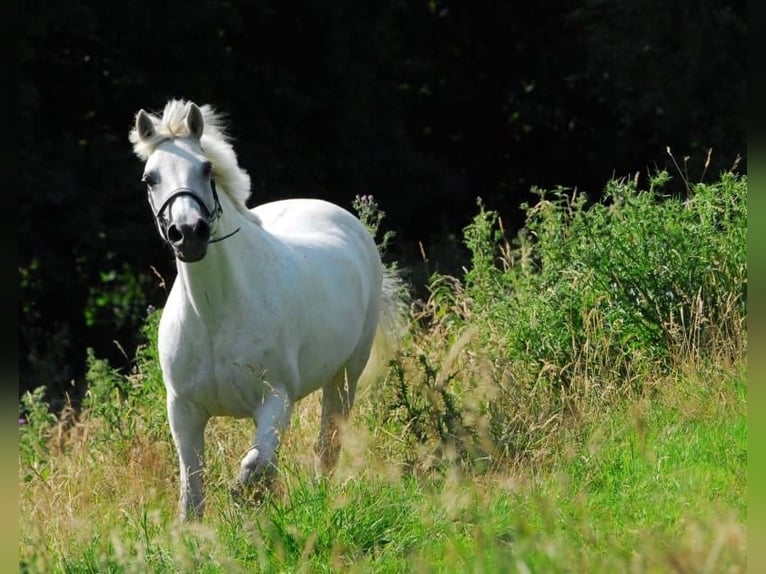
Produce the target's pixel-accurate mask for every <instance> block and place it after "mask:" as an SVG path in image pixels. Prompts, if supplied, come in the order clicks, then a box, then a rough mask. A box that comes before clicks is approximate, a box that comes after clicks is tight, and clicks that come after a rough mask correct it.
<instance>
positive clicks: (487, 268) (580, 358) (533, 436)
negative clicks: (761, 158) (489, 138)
mask: <svg viewBox="0 0 766 574" xmlns="http://www.w3.org/2000/svg"><path fill="white" fill-rule="evenodd" d="M668 181H669V176H668V174H667V173H665V172H659V173H657V174H656V175H654V176H653V177H652V178H651V179H650V181H649V189H648V190H640V189H639V188H638V185H637V181H635V180H614V181H611V182H609V184H608V185H607V187H606V190H605V193H604V197H603V200H602V201H601V202H599V203H595V204H592V205H589V203H588V201H587V200H586V198H585V197H584V196H583V195H582V194H578V193H572V192H569V191H567V190H565V189H555V190H553V191H541V190H536V193H537V194H538V196H539V200H538V201H537V203H535V204H534V205H526V206H525V209H526V215H527V218H526V225H525V227H524V228H523V229H522V230H521V232H520V233H519V235H518V237H517V238H516V239H515V240H513V241H509V240H508V239H506V237H505V233H504V230H503V227H502V221H501V219H500V217H499V215H498V213H496V212H494V211H491V210H488V209H486V208H485V207H484V205H483V204H482V203H481V201H479V213H478V214H477V215H476V216H475V217H474V220H473V222H472V223H471V224H470V225H468V226H467V227H466V229H465V232H464V240H465V243H466V245H467V247H468V248H469V250H470V252H471V254H472V260H471V266H470V268H469V269H467V270H466V273H465V278H464V281H463V282H461V281H459V280H458V279H455V278H450V277H445V276H441V275H438V274H437V275H434V276H433V277H432V279H431V297H430V298H429V300H428V301H427V302H426V304H425V305H424V308H423V310H422V313H421V321H420V325H421V327H422V329H421V331H419V332H416V333H414V334H413V336H412V340H411V341H410V344H409V346H408V348H407V349H406V350H405V352H404V353H403V354H402V355H401V356H400V357H399V359H398V360H397V361H396V362H395V363H394V365H393V368H392V370H391V372H390V375H391V376H390V377H389V382H388V384H387V385H385V391H383V392H384V393H386V397H385V398H384V401H383V402H384V404H386V405H387V406H388V413H385V414H384V413H380V415H379V416H386V415H387V416H388V417H389V418H388V419H387V420H388V421H389V422H390V420H391V413H392V412H393V414H394V417H393V419H394V420H398V421H399V423H400V424H401V425H402V429H403V430H402V433H404V434H406V435H407V436H408V440H410V442H411V444H412V446H417V445H421V446H423V445H426V446H427V448H440V447H438V446H437V447H435V446H434V445H442V446H443V445H445V444H451V445H453V446H454V447H456V450H457V453H458V454H459V455H460V456H461V457H466V458H469V459H473V460H476V457H482V458H484V459H497V458H506V457H508V456H518V455H522V456H531V455H532V453H535V452H541V451H542V450H544V449H542V448H541V444H542V443H543V442H544V439H545V436H546V435H548V434H550V433H553V432H555V431H556V429H557V428H558V427H559V426H560V425H561V424H563V421H564V420H567V419H571V420H576V418H577V416H578V414H577V413H578V411H579V409H582V408H594V405H596V406H597V405H598V404H603V403H605V402H608V400H609V397H610V396H613V395H614V394H615V393H617V394H620V393H630V392H641V391H642V389H643V387H644V384H645V383H646V381H647V378H648V377H647V376H646V375H647V373H653V375H654V376H656V375H661V374H662V373H667V372H670V371H671V370H672V369H673V368H675V367H676V366H677V365H679V364H689V363H690V361H691V363H692V364H704V363H709V362H712V361H714V360H715V361H719V360H721V359H723V363H728V362H732V361H735V360H737V359H738V358H740V357H741V356H742V354H743V351H744V345H745V337H744V334H745V331H744V321H743V319H744V317H745V314H746V296H747V282H746V272H747V264H746V244H745V232H746V219H747V210H746V199H747V197H746V196H747V180H746V177H744V176H737V175H734V174H732V173H724V174H723V175H722V176H721V178H720V179H719V180H718V181H716V182H715V183H712V184H698V185H696V186H694V187H693V189H691V193H690V194H689V196H688V197H686V198H679V197H670V196H666V195H663V192H662V190H663V188H664V186H665V185H666V184H667V182H668ZM596 408H597V407H596Z"/></svg>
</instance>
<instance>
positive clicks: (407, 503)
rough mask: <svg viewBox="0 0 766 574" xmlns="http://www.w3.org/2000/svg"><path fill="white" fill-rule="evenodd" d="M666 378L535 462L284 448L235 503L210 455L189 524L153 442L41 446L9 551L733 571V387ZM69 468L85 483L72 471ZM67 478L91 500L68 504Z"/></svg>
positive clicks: (146, 564) (737, 429) (205, 566)
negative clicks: (329, 456) (275, 489)
mask: <svg viewBox="0 0 766 574" xmlns="http://www.w3.org/2000/svg"><path fill="white" fill-rule="evenodd" d="M665 382H666V383H669V382H670V381H665ZM674 382H675V383H676V385H675V386H674V387H673V388H672V389H667V390H662V391H658V394H657V396H656V397H655V398H653V399H650V398H643V399H641V400H639V401H637V402H635V403H632V404H627V403H626V404H624V405H621V407H620V408H615V409H613V410H611V411H610V412H606V413H604V414H603V417H601V418H600V419H599V420H598V421H590V422H586V423H585V424H584V425H583V426H580V427H577V428H572V429H571V432H568V433H565V435H564V436H562V437H560V438H559V440H557V441H555V442H554V443H552V444H553V445H555V446H556V447H557V448H559V449H560V452H559V453H557V454H556V456H555V457H554V458H555V460H556V463H555V464H551V465H548V466H547V467H545V468H528V467H516V468H507V469H504V470H503V471H498V470H496V471H494V472H489V473H482V474H472V473H470V472H467V471H465V470H464V469H461V468H459V467H457V466H446V467H444V468H443V470H441V471H440V472H432V473H420V474H417V473H411V474H409V475H401V476H398V477H397V476H395V475H393V474H392V473H391V472H390V469H388V470H385V469H383V470H378V468H376V467H379V466H381V465H383V464H390V462H391V461H388V462H387V463H384V462H383V461H381V460H375V453H376V449H375V448H373V449H372V450H371V452H370V454H368V455H367V456H366V464H365V466H366V468H365V469H364V470H362V471H352V470H351V469H350V465H349V464H348V462H346V465H345V467H343V466H342V467H341V469H339V476H337V477H335V478H333V479H331V480H327V479H324V478H319V477H316V476H314V475H313V473H312V472H311V469H310V467H306V466H304V465H301V464H297V463H295V459H294V458H290V455H289V452H290V451H289V449H285V452H286V453H287V454H286V455H285V456H286V460H285V467H284V469H283V474H284V476H283V479H282V483H281V488H280V492H279V493H277V494H274V495H273V496H270V497H267V499H266V500H265V501H264V502H263V503H262V504H261V505H260V506H259V507H251V506H243V505H241V504H239V503H237V502H236V501H235V500H234V499H232V498H231V497H230V496H229V494H228V488H227V482H228V478H227V476H226V475H227V473H228V472H229V471H230V469H234V468H236V462H237V461H236V457H233V456H231V453H227V454H226V455H225V456H224V457H223V458H224V459H225V462H224V461H223V460H215V461H213V463H212V465H211V471H210V472H211V473H213V476H212V477H211V478H212V484H211V485H210V486H209V488H210V489H211V492H210V496H211V501H210V502H209V505H208V509H209V512H208V514H207V517H206V519H205V520H204V521H203V522H202V523H201V524H195V525H188V526H179V525H177V524H176V523H175V520H174V518H173V517H174V513H175V479H174V478H171V477H172V476H173V466H174V465H173V461H172V453H171V452H170V449H169V448H168V447H167V445H164V446H163V447H162V448H161V450H162V451H163V452H164V453H165V455H166V456H164V457H163V458H162V459H153V458H152V459H151V460H154V462H155V463H156V464H157V465H160V467H159V468H157V467H155V466H153V465H152V466H146V464H145V463H147V462H148V460H149V458H151V456H153V455H149V457H148V458H147V459H145V460H142V461H141V464H139V465H135V464H134V466H132V467H131V464H130V461H129V457H130V455H129V454H126V453H119V452H118V453H115V454H113V455H111V456H109V455H108V454H107V453H105V452H98V451H95V450H93V449H88V445H77V446H75V445H73V446H72V447H71V449H67V450H65V451H64V452H61V453H60V454H57V455H56V457H55V458H56V460H57V465H56V466H57V470H55V471H54V474H55V478H54V477H50V476H49V477H48V478H47V479H45V480H43V479H41V478H33V479H31V480H30V481H28V482H26V483H25V484H24V486H23V488H22V496H21V498H22V511H23V520H22V539H21V544H20V560H21V561H22V562H23V563H24V564H26V566H27V569H28V571H39V572H43V571H62V572H108V571H114V572H127V571H146V570H147V569H148V570H150V571H155V572H184V571H199V572H230V571H264V572H282V571H289V572H293V571H298V570H301V571H311V572H314V571H316V572H324V571H345V570H350V571H376V572H411V571H422V572H435V571H442V572H464V571H484V572H516V571H519V572H523V571H532V572H583V571H588V572H627V571H657V572H662V571H668V570H672V568H673V567H674V566H673V565H674V564H675V563H676V562H678V561H681V562H685V563H687V564H688V567H689V569H690V570H689V571H701V570H703V569H704V567H705V566H706V564H708V563H710V564H711V565H712V566H713V567H714V568H713V569H712V570H710V571H728V570H729V568H735V569H736V568H741V569H744V565H745V546H744V545H745V526H744V524H745V521H746V517H747V510H746V506H745V490H746V484H745V472H746V464H747V459H746V435H745V413H746V397H745V393H744V388H745V385H744V381H743V380H742V377H741V375H740V374H737V373H729V374H723V375H722V374H720V373H719V374H718V377H717V380H715V381H710V380H706V379H705V378H704V377H703V376H702V375H694V376H687V377H685V378H683V379H678V380H676V381H674ZM687 394H688V395H691V396H687ZM244 431H245V429H244V428H242V427H241V426H240V427H239V428H238V425H236V424H227V423H225V422H222V424H219V425H218V426H217V428H215V429H213V432H212V433H210V434H211V435H212V436H209V438H208V440H209V441H211V443H212V444H213V445H219V446H220V445H222V444H223V445H228V444H230V443H231V442H232V439H231V437H229V436H227V433H232V434H237V433H242V436H240V437H239V439H241V440H246V438H247V437H246V435H245V433H244ZM292 439H293V440H292V441H291V442H294V443H297V442H300V441H298V440H296V437H292ZM376 440H383V438H382V437H378V439H373V440H372V443H373V444H372V446H375V442H376ZM142 446H145V445H137V448H142ZM291 446H298V445H297V444H293V445H291ZM129 450H130V449H129ZM126 459H128V460H126ZM83 463H85V464H86V465H87V464H90V465H91V468H90V472H91V473H95V475H94V474H90V475H88V474H87V473H85V474H86V475H84V476H82V465H83ZM224 466H227V467H228V469H229V470H227V468H224ZM118 468H119V469H122V470H124V471H125V473H124V474H123V475H122V479H121V480H122V481H123V482H129V483H130V484H123V485H113V487H114V488H110V487H109V486H108V485H103V484H102V481H104V480H106V481H110V480H119V478H118V476H115V473H116V471H117V469H118ZM218 473H221V474H218ZM99 474H101V475H102V476H99ZM116 474H119V473H116ZM67 475H69V476H67ZM107 475H108V476H107ZM78 477H81V478H82V480H83V482H84V483H79V484H78V483H77V482H72V481H77V479H78ZM144 486H145V487H148V488H143V487H144ZM81 488H87V489H93V491H94V492H92V493H91V495H90V498H89V499H87V500H82V499H81V500H78V499H77V497H78V495H79V496H82V493H81V492H80V489H81ZM72 496H74V497H75V499H74V500H72V499H71V498H68V497H72ZM525 569H526V570H525Z"/></svg>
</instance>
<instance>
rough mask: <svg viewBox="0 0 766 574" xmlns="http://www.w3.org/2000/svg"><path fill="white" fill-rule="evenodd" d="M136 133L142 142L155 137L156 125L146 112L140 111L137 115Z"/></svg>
mask: <svg viewBox="0 0 766 574" xmlns="http://www.w3.org/2000/svg"><path fill="white" fill-rule="evenodd" d="M136 132H137V133H138V137H139V139H141V140H142V141H146V140H149V139H151V138H152V137H153V136H154V123H152V118H150V117H149V114H147V113H146V112H145V111H144V110H140V111H139V112H138V114H137V115H136Z"/></svg>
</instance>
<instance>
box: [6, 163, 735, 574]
mask: <svg viewBox="0 0 766 574" xmlns="http://www.w3.org/2000/svg"><path fill="white" fill-rule="evenodd" d="M666 179H667V176H666V174H658V175H657V176H655V177H654V178H652V179H651V180H650V181H649V182H648V183H649V189H645V190H640V189H638V184H637V183H636V182H631V181H616V182H613V183H612V184H610V186H611V187H610V188H609V189H608V190H607V191H608V193H607V194H606V198H605V200H604V201H603V202H602V203H599V204H596V205H593V206H590V205H586V202H584V201H583V200H581V199H578V197H577V196H573V195H572V194H569V193H567V192H565V190H557V191H555V192H547V193H541V194H540V201H539V202H538V203H536V204H535V205H532V206H529V207H528V212H527V213H528V220H527V227H526V228H525V230H524V232H523V233H521V234H520V235H519V236H517V237H516V238H513V239H511V240H509V239H507V238H506V237H505V236H504V233H503V231H502V221H501V220H500V219H499V218H498V217H497V214H494V213H493V212H491V211H488V210H486V209H485V208H484V207H483V206H481V205H480V206H479V213H478V215H477V216H476V218H475V220H474V222H473V223H472V224H471V225H470V226H469V227H468V228H467V229H466V232H465V240H466V244H467V245H468V247H469V248H470V249H471V252H472V253H473V260H472V264H471V267H470V269H468V272H467V274H466V277H465V279H464V280H462V281H458V280H457V279H454V278H450V277H444V276H438V275H435V276H434V277H433V278H432V281H431V297H430V298H429V299H428V300H427V301H423V302H417V303H416V304H414V305H413V307H412V321H411V329H410V334H409V335H408V337H407V339H406V340H405V341H404V343H403V348H402V349H401V351H400V353H399V354H398V355H397V357H395V359H394V360H393V361H392V363H391V366H390V368H389V370H388V372H387V374H386V376H385V377H384V378H381V379H380V380H379V381H378V382H377V383H376V384H375V385H373V386H370V387H369V388H366V389H363V390H362V392H361V393H360V399H359V401H358V403H357V405H356V408H355V410H354V414H353V417H352V420H351V422H350V424H349V426H348V427H347V428H346V429H345V431H344V441H343V443H344V449H343V452H342V455H341V460H340V463H339V466H338V468H337V469H336V472H335V474H334V475H333V476H332V477H330V478H326V477H321V476H319V475H318V474H317V473H316V472H315V467H316V461H315V460H314V455H313V450H312V447H313V443H314V440H315V437H316V433H317V431H318V427H319V416H318V411H319V409H318V407H319V399H318V398H317V397H309V398H308V399H307V400H306V401H304V402H303V403H301V405H300V406H299V407H298V408H297V409H296V412H295V414H294V417H293V424H292V427H291V429H290V431H289V433H288V434H287V436H286V437H285V440H284V444H283V448H282V455H281V461H282V467H281V473H280V478H279V481H278V484H277V487H276V488H275V490H274V491H273V492H271V493H269V494H268V495H266V496H265V497H264V498H263V499H262V500H260V501H258V502H254V501H247V500H242V499H240V498H235V497H233V496H232V495H231V493H230V492H231V488H232V486H233V479H234V477H235V475H236V470H237V468H238V465H239V460H240V459H241V457H242V456H243V454H244V452H245V451H246V449H247V448H248V446H249V440H250V436H251V430H252V427H251V423H248V422H246V421H236V420H231V419H214V420H213V421H212V422H211V424H210V425H209V427H208V431H207V435H206V440H207V471H206V481H207V493H208V503H207V511H206V515H205V518H204V520H203V521H202V522H200V523H192V524H186V525H180V524H178V523H177V522H176V520H175V513H176V498H177V469H176V458H175V452H174V449H173V447H172V443H171V440H170V437H169V432H168V430H167V424H166V422H165V415H164V394H163V390H162V383H161V377H160V373H159V370H158V367H157V362H156V356H155V353H156V350H155V349H154V347H153V346H152V345H151V344H148V345H147V346H146V347H145V348H144V349H143V350H142V352H141V353H140V355H139V357H138V359H137V361H136V368H135V371H134V372H132V373H130V374H120V373H116V372H114V371H113V370H112V369H111V368H110V367H109V365H107V364H105V363H104V362H103V361H101V360H99V359H98V358H95V357H91V358H90V372H89V375H88V376H89V382H90V391H89V395H88V399H87V402H86V404H85V406H84V409H83V410H82V411H81V412H79V413H77V415H76V416H75V414H74V413H68V412H64V413H61V414H59V415H58V416H53V415H51V414H50V413H48V411H47V406H46V405H45V403H44V402H43V401H42V400H41V399H40V396H41V395H39V394H36V395H29V396H27V397H26V398H25V401H24V403H25V404H24V413H25V418H26V424H24V425H23V426H21V427H20V443H19V447H20V450H19V496H20V511H21V525H20V529H21V538H20V542H19V563H20V569H21V570H22V571H25V572H133V571H135V572H147V571H151V572H254V571H256V572H299V571H300V572H327V571H333V572H334V571H358V572H743V571H745V568H746V563H747V547H746V539H747V531H746V526H745V525H746V519H747V506H746V491H747V484H746V471H747V436H746V412H747V395H746V383H745V351H746V347H747V345H746V341H747V335H746V331H745V328H744V318H745V316H746V306H745V302H746V281H745V277H746V263H745V261H746V260H745V255H744V253H745V244H744V232H745V223H744V222H745V216H746V213H745V207H744V206H745V204H746V189H747V184H746V180H745V179H744V178H743V177H739V176H734V175H732V174H724V176H723V177H722V178H721V180H720V181H718V182H715V183H713V184H709V185H701V184H700V185H698V186H695V188H694V189H693V190H690V195H689V197H687V198H685V199H684V200H683V201H682V200H681V199H673V198H664V197H662V194H661V189H662V185H663V183H664V182H665V181H666ZM157 318H158V314H155V315H153V316H152V317H150V318H149V320H148V321H147V327H146V333H147V338H148V340H149V341H151V340H152V334H153V332H154V330H155V329H156V324H157Z"/></svg>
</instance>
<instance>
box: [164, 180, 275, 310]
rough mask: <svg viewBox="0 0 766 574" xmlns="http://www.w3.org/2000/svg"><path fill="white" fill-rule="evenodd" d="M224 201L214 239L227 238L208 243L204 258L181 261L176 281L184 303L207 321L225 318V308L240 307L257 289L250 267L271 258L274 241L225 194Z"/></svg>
mask: <svg viewBox="0 0 766 574" xmlns="http://www.w3.org/2000/svg"><path fill="white" fill-rule="evenodd" d="M220 201H221V207H222V214H221V217H220V219H219V220H218V221H217V222H216V224H215V226H214V235H213V239H215V238H220V237H224V239H222V240H221V241H217V242H215V243H211V244H210V245H208V249H207V255H206V256H205V257H204V259H202V260H200V261H197V262H195V263H184V262H182V261H177V268H178V275H177V277H176V281H177V282H179V283H180V284H179V287H180V289H181V291H182V293H181V296H182V298H183V304H184V305H186V306H188V307H189V308H190V310H191V311H192V312H193V313H195V314H196V315H199V316H200V317H202V318H203V319H204V320H206V321H208V320H214V319H215V318H218V319H222V318H223V317H222V313H223V310H225V309H228V310H231V309H236V308H237V304H238V303H239V302H241V300H242V299H241V298H242V297H243V296H244V295H245V293H246V292H252V289H253V285H252V282H251V281H250V278H249V275H248V271H247V270H248V269H252V268H253V267H254V266H255V268H256V269H257V268H259V265H260V263H259V262H261V261H263V262H265V261H268V260H270V259H271V257H270V256H269V254H268V252H269V248H270V241H269V240H268V238H267V237H266V233H265V232H264V230H263V229H262V228H261V227H260V225H258V224H257V223H255V221H253V220H252V219H250V218H248V217H247V215H245V214H244V213H242V212H241V211H239V210H237V209H236V208H235V207H234V205H233V204H232V203H231V202H230V200H229V198H228V197H225V196H223V194H221V199H220ZM230 233H233V234H232V235H231V236H230V237H225V236H226V235H228V234H230ZM245 254H246V255H245ZM245 257H246V258H247V261H245Z"/></svg>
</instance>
